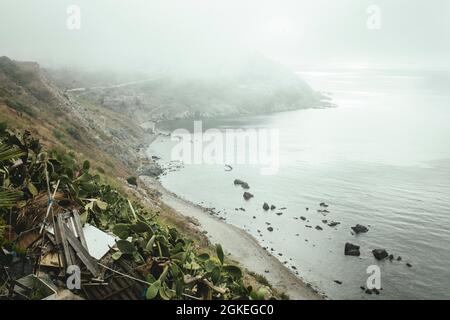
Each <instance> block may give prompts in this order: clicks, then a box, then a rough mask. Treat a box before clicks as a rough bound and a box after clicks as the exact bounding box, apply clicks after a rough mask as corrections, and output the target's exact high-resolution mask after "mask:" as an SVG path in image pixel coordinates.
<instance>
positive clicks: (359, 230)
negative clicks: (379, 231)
mask: <svg viewBox="0 0 450 320" xmlns="http://www.w3.org/2000/svg"><path fill="white" fill-rule="evenodd" d="M352 230H353V231H354V232H355V233H356V234H358V233H366V232H367V231H369V229H368V228H367V227H366V226H363V225H362V224H357V225H356V226H354V227H352Z"/></svg>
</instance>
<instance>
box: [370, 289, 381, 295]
mask: <svg viewBox="0 0 450 320" xmlns="http://www.w3.org/2000/svg"><path fill="white" fill-rule="evenodd" d="M372 292H373V293H375V294H376V295H378V294H380V290H378V289H377V288H373V289H372Z"/></svg>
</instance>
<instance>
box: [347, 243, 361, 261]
mask: <svg viewBox="0 0 450 320" xmlns="http://www.w3.org/2000/svg"><path fill="white" fill-rule="evenodd" d="M344 253H345V255H346V256H355V257H359V256H360V254H361V253H360V252H359V246H357V245H355V244H352V243H350V242H347V243H346V244H345V251H344Z"/></svg>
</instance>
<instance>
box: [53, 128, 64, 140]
mask: <svg viewBox="0 0 450 320" xmlns="http://www.w3.org/2000/svg"><path fill="white" fill-rule="evenodd" d="M53 135H54V136H55V138H56V139H58V140H62V139H64V133H62V132H61V131H59V130H58V129H53Z"/></svg>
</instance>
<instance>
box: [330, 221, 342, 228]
mask: <svg viewBox="0 0 450 320" xmlns="http://www.w3.org/2000/svg"><path fill="white" fill-rule="evenodd" d="M338 224H341V223H340V222H334V221H333V222H330V223H329V224H328V226H330V227H335V226H337V225H338Z"/></svg>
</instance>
